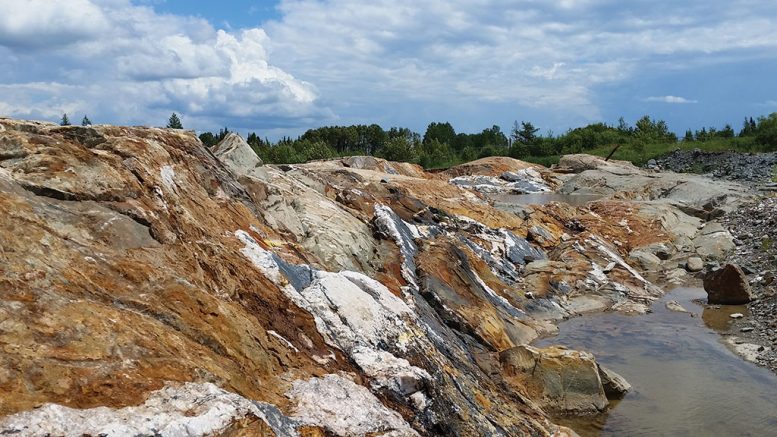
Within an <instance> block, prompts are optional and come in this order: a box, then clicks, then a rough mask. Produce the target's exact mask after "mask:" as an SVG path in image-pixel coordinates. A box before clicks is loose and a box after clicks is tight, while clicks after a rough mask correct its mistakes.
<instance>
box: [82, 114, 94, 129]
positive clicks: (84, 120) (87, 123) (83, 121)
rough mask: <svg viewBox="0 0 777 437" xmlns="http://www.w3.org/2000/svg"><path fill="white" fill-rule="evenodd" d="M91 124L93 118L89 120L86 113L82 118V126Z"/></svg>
mask: <svg viewBox="0 0 777 437" xmlns="http://www.w3.org/2000/svg"><path fill="white" fill-rule="evenodd" d="M91 125H92V120H89V117H87V116H86V115H84V119H83V120H81V126H91Z"/></svg>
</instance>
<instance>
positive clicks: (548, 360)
mask: <svg viewBox="0 0 777 437" xmlns="http://www.w3.org/2000/svg"><path fill="white" fill-rule="evenodd" d="M499 359H500V361H501V363H502V366H503V368H504V369H505V372H506V374H507V376H508V378H509V379H508V380H509V381H510V382H511V383H512V384H514V385H516V386H518V387H525V390H526V391H527V393H528V394H529V396H530V397H531V398H533V399H536V400H537V402H538V403H539V404H540V405H541V406H542V408H543V409H545V410H546V411H550V412H553V413H556V414H564V413H574V414H596V413H598V412H600V411H603V410H604V409H605V408H606V407H607V405H608V401H607V398H608V397H607V392H606V391H609V392H610V394H611V396H614V397H613V398H617V397H622V395H623V394H624V393H625V392H626V391H627V390H628V387H629V385H628V383H627V382H626V381H625V380H623V378H621V377H620V376H618V375H617V374H615V373H613V372H611V371H607V370H601V371H600V368H599V365H598V364H597V363H596V360H595V359H594V357H593V355H591V354H590V353H587V352H580V351H573V350H568V349H565V348H562V347H548V348H544V349H538V348H534V347H531V346H517V347H514V348H510V349H506V350H504V351H502V352H501V353H500V354H499ZM600 375H605V377H606V380H604V381H606V383H607V386H606V387H607V388H606V389H605V386H604V385H603V383H604V381H603V380H602V377H601V376H600Z"/></svg>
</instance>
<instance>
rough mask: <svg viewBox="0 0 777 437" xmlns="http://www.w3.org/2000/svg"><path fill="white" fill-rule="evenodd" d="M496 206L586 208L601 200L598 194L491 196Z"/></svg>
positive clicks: (508, 208) (507, 207)
mask: <svg viewBox="0 0 777 437" xmlns="http://www.w3.org/2000/svg"><path fill="white" fill-rule="evenodd" d="M491 197H492V199H494V206H495V207H496V208H500V209H506V210H508V211H509V210H510V208H511V206H512V207H513V209H514V208H515V205H545V204H547V203H550V202H559V203H566V204H569V205H572V206H584V205H586V204H588V203H589V202H593V201H594V200H598V199H601V198H602V196H600V195H598V194H561V193H548V192H543V193H528V194H497V195H493V196H491Z"/></svg>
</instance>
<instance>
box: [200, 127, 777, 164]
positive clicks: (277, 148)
mask: <svg viewBox="0 0 777 437" xmlns="http://www.w3.org/2000/svg"><path fill="white" fill-rule="evenodd" d="M539 131H540V129H539V128H538V127H536V126H535V125H534V124H532V123H531V122H529V121H520V122H519V121H516V122H515V123H514V124H513V126H512V128H511V129H510V131H509V132H507V133H505V132H503V131H502V129H501V128H500V127H499V126H497V125H493V126H491V127H489V128H486V129H483V130H482V131H481V132H479V133H461V132H458V133H457V132H456V130H455V129H454V127H453V126H452V125H451V124H450V123H449V122H433V123H430V124H429V125H428V126H427V128H426V131H425V132H424V134H423V135H421V134H419V133H416V132H413V131H412V130H410V129H408V128H402V127H392V128H389V129H388V130H386V129H383V128H382V127H381V126H379V125H377V124H371V125H351V126H325V127H319V128H315V129H309V130H308V131H306V132H305V133H303V134H302V135H300V136H299V137H297V138H289V137H283V138H281V139H280V140H278V141H276V142H272V141H269V140H268V139H267V138H264V139H262V138H261V137H259V135H257V134H256V133H253V132H252V133H250V134H248V136H247V138H246V141H247V142H248V144H249V145H250V146H251V148H252V149H253V150H254V151H255V152H256V153H257V154H258V155H259V156H260V157H261V158H262V160H264V161H265V162H268V163H277V164H295V163H302V162H307V161H311V160H317V159H329V158H335V157H339V156H349V155H372V156H376V157H380V158H385V159H388V160H391V161H404V162H413V163H418V164H420V165H422V166H423V167H425V168H439V167H448V166H451V165H456V164H459V163H462V162H467V161H472V160H474V159H478V158H484V157H487V156H510V157H513V158H517V159H523V160H528V161H533V162H540V163H544V164H548V163H552V162H554V160H557V158H558V156H560V155H564V154H570V153H592V154H607V153H609V152H610V151H611V150H612V149H615V148H616V147H617V148H618V149H619V154H616V158H618V159H628V160H632V161H635V162H639V163H642V162H644V161H646V160H647V159H648V158H650V157H655V156H658V155H659V154H661V152H662V151H671V150H673V149H674V148H694V147H698V148H702V149H714V150H718V149H733V150H747V151H774V150H777V113H772V114H771V115H769V116H762V117H758V118H757V119H753V118H752V117H748V118H745V120H744V123H743V125H742V128H741V129H740V130H739V131H738V132H736V131H735V130H734V129H733V128H732V127H731V125H729V124H726V125H725V126H724V127H723V128H722V129H716V128H714V127H704V128H701V129H699V130H695V131H691V130H688V131H687V132H686V133H685V136H684V137H683V138H681V139H680V138H678V137H677V135H676V134H674V133H673V132H671V131H670V130H669V126H668V125H667V123H666V122H665V121H663V120H656V119H652V118H651V117H649V116H647V115H646V116H644V117H642V118H640V119H639V120H637V121H636V122H635V123H634V125H633V126H632V125H630V124H628V123H627V122H626V121H625V120H624V119H623V118H621V119H619V121H618V124H617V125H614V126H613V125H608V124H606V123H592V124H589V125H587V126H584V127H579V128H575V129H569V130H567V131H566V132H565V133H563V134H561V135H554V134H553V132H551V131H548V132H547V133H546V134H544V135H543V134H540V133H539ZM228 132H229V130H228V129H227V128H223V129H222V130H220V131H219V132H218V133H215V134H214V133H212V132H204V133H202V134H200V139H201V140H202V142H203V143H204V144H205V145H206V146H209V147H212V146H214V145H215V144H217V143H218V142H219V141H220V140H221V139H223V138H224V137H225V136H226V134H227V133H228Z"/></svg>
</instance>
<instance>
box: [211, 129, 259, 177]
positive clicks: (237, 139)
mask: <svg viewBox="0 0 777 437" xmlns="http://www.w3.org/2000/svg"><path fill="white" fill-rule="evenodd" d="M212 152H213V154H214V155H216V157H217V158H218V159H219V161H221V162H222V163H223V164H224V165H225V166H226V167H227V168H229V169H231V170H233V171H234V172H235V173H236V174H238V175H242V174H251V173H253V172H255V171H257V168H258V167H260V166H261V165H262V160H261V159H260V158H259V156H257V155H256V153H255V152H254V151H253V150H252V149H251V146H249V145H248V143H246V141H245V140H244V139H243V138H242V137H241V136H240V135H238V134H236V133H234V132H230V133H228V134H227V136H225V137H224V139H223V140H221V141H220V142H219V143H218V144H216V146H215V147H214V148H213V150H212Z"/></svg>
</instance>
